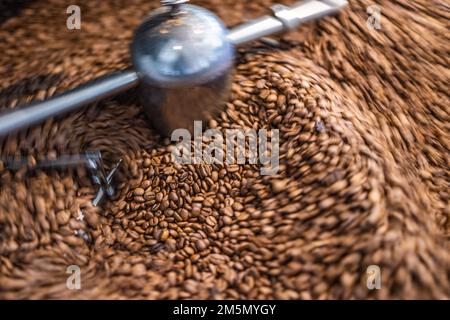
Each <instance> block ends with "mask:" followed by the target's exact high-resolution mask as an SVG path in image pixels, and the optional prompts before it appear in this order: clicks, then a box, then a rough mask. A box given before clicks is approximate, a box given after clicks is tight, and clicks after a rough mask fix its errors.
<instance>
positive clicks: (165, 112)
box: [131, 4, 235, 134]
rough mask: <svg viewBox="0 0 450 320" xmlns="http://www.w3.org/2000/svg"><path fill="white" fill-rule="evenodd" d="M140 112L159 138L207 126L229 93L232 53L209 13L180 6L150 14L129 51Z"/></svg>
mask: <svg viewBox="0 0 450 320" xmlns="http://www.w3.org/2000/svg"><path fill="white" fill-rule="evenodd" d="M131 49H132V50H131V51H132V59H133V64H134V67H135V69H136V71H137V73H138V75H139V78H140V80H141V97H142V102H143V105H144V110H145V111H146V112H147V114H148V115H149V117H150V120H152V122H153V124H154V125H155V126H156V127H157V129H158V130H159V131H160V132H163V133H165V134H170V133H171V132H172V131H173V130H174V129H178V128H186V129H188V130H190V131H192V128H193V124H194V120H203V121H206V120H208V119H209V118H210V117H211V116H212V114H214V113H217V112H218V110H220V109H221V106H222V104H223V100H224V99H225V98H226V95H227V93H228V91H229V84H230V79H231V73H232V69H233V64H234V54H235V51H234V47H233V45H232V44H231V43H230V42H229V41H228V40H227V29H226V28H225V26H224V25H223V23H222V22H221V21H220V20H219V18H217V17H216V16H215V15H214V14H213V13H211V12H210V11H208V10H206V9H204V8H201V7H198V6H194V5H187V4H181V5H177V6H173V7H162V8H160V9H158V10H156V11H154V12H153V13H152V14H151V15H150V16H149V17H148V18H147V19H146V20H145V21H144V22H143V23H142V25H141V26H139V27H138V29H137V30H136V33H135V37H134V40H133V43H132V47H131Z"/></svg>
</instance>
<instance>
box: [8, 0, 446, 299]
mask: <svg viewBox="0 0 450 320" xmlns="http://www.w3.org/2000/svg"><path fill="white" fill-rule="evenodd" d="M288 2H289V1H287V2H286V3H288ZM194 3H195V4H200V5H204V6H206V7H207V8H209V9H211V10H214V11H215V12H217V13H218V14H219V15H220V16H221V17H222V18H223V19H224V20H225V22H226V23H227V24H228V25H235V24H236V23H238V22H242V21H245V20H246V19H249V18H252V17H256V16H258V15H261V14H264V8H268V7H270V5H271V4H272V1H269V0H264V1H258V2H249V1H245V0H229V1H215V0H204V1H194ZM372 4H373V3H372V1H369V0H355V1H351V5H350V7H349V8H348V9H347V10H346V11H345V12H343V13H342V14H341V15H339V16H338V17H331V18H327V19H325V20H322V21H320V22H317V23H311V24H307V25H305V26H304V27H302V28H301V29H300V31H298V32H295V33H293V34H291V35H289V36H286V37H285V38H284V39H271V40H264V41H263V42H258V43H253V44H250V45H248V46H246V47H243V48H241V49H240V50H239V55H238V58H237V61H236V74H235V77H234V82H233V84H232V93H231V97H230V99H229V100H228V102H227V103H226V108H225V111H224V112H222V113H221V114H220V115H218V116H217V117H216V118H215V119H211V121H210V122H209V123H208V124H207V125H208V127H209V128H216V129H219V130H221V131H222V132H223V131H224V130H226V129H254V130H259V129H265V130H268V131H270V130H274V129H278V130H279V136H280V144H279V146H280V165H279V170H278V172H277V173H276V174H274V175H261V172H260V169H261V165H260V164H241V165H238V164H212V165H208V164H179V163H176V162H174V161H173V158H172V156H171V154H172V151H173V149H174V144H173V143H172V142H171V141H170V140H169V139H168V138H163V137H160V136H158V135H157V133H156V132H155V131H154V130H153V129H151V127H150V126H149V123H148V121H147V119H146V118H145V116H144V114H143V112H142V111H141V109H140V107H139V103H138V101H136V97H135V96H136V95H135V93H134V92H133V91H131V92H129V93H126V94H123V95H120V96H118V97H117V98H114V99H110V100H108V101H104V102H101V103H98V104H96V105H91V106H89V107H88V108H86V109H84V110H82V111H79V112H77V113H74V114H70V115H67V116H65V117H63V118H59V119H53V120H48V121H46V122H45V123H44V124H43V125H41V126H38V127H36V128H32V129H29V130H27V131H26V132H21V133H18V134H15V135H12V136H10V137H8V138H6V139H4V140H2V141H1V145H0V147H1V148H0V155H1V158H3V157H6V156H11V155H23V156H28V157H29V159H30V161H35V160H36V159H39V158H40V157H43V156H47V157H57V156H58V155H60V154H68V153H77V152H83V151H85V150H100V151H102V154H103V157H104V159H105V161H106V164H107V166H108V167H110V166H112V165H114V163H115V162H116V161H117V160H118V159H123V165H122V166H121V168H120V172H119V174H118V177H117V193H118V194H117V196H116V197H115V198H114V199H111V200H107V201H105V202H104V203H102V205H101V206H99V207H95V206H93V205H92V199H93V197H94V195H95V190H94V188H93V187H92V185H91V183H90V181H89V176H88V175H87V174H86V173H85V172H83V170H75V171H68V170H66V171H65V170H62V171H37V172H27V171H26V170H25V169H23V170H19V171H18V172H11V171H8V170H6V169H5V168H4V164H3V163H1V162H0V298H4V299H12V298H32V299H33V298H56V299H58V298H83V299H99V298H111V299H114V298H146V299H178V298H181V299H336V298H338V299H340V298H378V299H380V298H449V297H450V283H449V274H450V254H449V250H448V249H449V247H448V245H449V242H448V240H449V238H448V236H449V230H450V223H449V221H448V218H449V214H450V206H449V200H450V194H449V190H450V188H449V187H450V175H449V170H448V168H449V164H450V163H449V161H448V159H449V157H448V154H449V145H448V141H449V140H450V134H449V131H448V130H446V128H447V129H448V123H449V118H450V113H449V109H448V107H447V104H448V98H449V96H448V92H447V91H448V90H447V85H448V80H449V79H448V76H447V73H448V72H446V71H447V70H446V65H447V64H448V61H447V60H448V59H447V58H446V57H447V56H448V52H447V50H448V48H447V47H448V43H447V42H448V40H447V38H446V37H447V36H446V31H447V28H446V25H447V19H446V18H445V17H446V16H448V14H447V12H446V8H445V6H444V5H443V4H441V5H439V4H436V5H434V6H432V7H430V6H428V5H427V1H425V0H420V1H415V2H414V3H411V2H410V1H406V0H396V1H378V5H379V6H380V7H381V8H382V12H383V17H385V19H383V20H382V25H381V29H380V30H370V29H368V28H367V24H366V20H367V13H366V8H367V7H368V6H369V5H372ZM67 5H68V4H67V3H66V1H64V0H42V1H36V2H31V3H29V4H27V5H26V6H24V7H21V8H18V9H17V10H14V15H13V16H10V17H6V18H5V19H4V22H1V21H2V20H0V22H1V23H2V26H1V29H0V39H1V40H2V41H0V51H1V52H2V55H0V78H1V79H2V82H1V84H0V106H1V107H2V108H3V109H4V108H13V107H16V106H19V105H21V104H23V103H25V102H28V101H30V100H32V99H44V98H46V97H48V96H51V95H53V94H55V92H61V91H64V90H66V89H68V88H72V87H74V86H76V85H78V84H80V83H82V82H84V81H86V80H89V79H92V78H94V77H96V76H99V75H102V74H105V73H108V72H110V71H113V70H118V69H122V68H125V67H127V66H128V65H129V63H130V62H129V53H128V44H129V41H130V39H131V36H132V30H133V29H134V28H135V27H136V26H137V25H138V24H139V23H140V21H141V20H142V18H143V17H144V15H145V13H146V12H147V11H148V10H150V9H152V8H155V7H157V6H158V1H153V2H152V1H147V0H142V1H141V0H139V1H138V0H136V1H126V0H122V1H112V0H111V1H110V0H105V1H100V2H97V1H96V2H94V1H82V2H80V4H79V5H80V6H81V8H82V13H83V15H82V19H83V20H82V28H81V30H79V31H76V30H71V31H69V30H66V29H65V19H66V16H61V12H65V7H66V6H67ZM0 9H1V5H0ZM143 9H145V10H143ZM0 11H1V10H0ZM3 40H4V41H3ZM205 125H206V124H205ZM73 265H75V266H78V267H79V268H80V270H81V288H80V289H79V290H73V289H71V288H68V286H67V278H68V277H69V274H68V273H67V272H66V271H67V268H68V267H69V266H73ZM374 266H375V270H377V268H379V269H378V270H379V271H380V275H381V278H380V279H381V283H380V286H381V287H380V289H378V290H373V288H374V287H373V285H375V286H376V285H377V284H376V282H377V274H372V273H371V272H368V271H370V270H373V268H374Z"/></svg>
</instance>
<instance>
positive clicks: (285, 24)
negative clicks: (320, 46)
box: [227, 0, 348, 46]
mask: <svg viewBox="0 0 450 320" xmlns="http://www.w3.org/2000/svg"><path fill="white" fill-rule="evenodd" d="M347 3H348V2H347V0H306V1H301V2H298V3H296V4H294V5H293V6H283V5H275V6H273V7H272V11H273V13H274V14H273V16H265V17H262V18H259V19H256V20H253V21H250V22H247V23H244V24H242V25H240V26H237V27H235V28H233V29H232V30H230V32H229V33H228V36H227V38H228V39H229V40H230V41H231V42H232V43H233V44H234V45H236V46H237V45H241V44H244V43H246V42H250V41H253V40H256V39H259V38H261V37H265V36H269V35H272V34H276V33H281V32H283V31H288V30H292V29H295V28H297V27H298V26H299V25H300V24H302V23H305V22H307V21H311V20H314V19H318V18H321V17H324V16H327V15H330V14H333V13H336V12H338V11H339V10H340V9H342V8H343V7H345V6H346V5H347Z"/></svg>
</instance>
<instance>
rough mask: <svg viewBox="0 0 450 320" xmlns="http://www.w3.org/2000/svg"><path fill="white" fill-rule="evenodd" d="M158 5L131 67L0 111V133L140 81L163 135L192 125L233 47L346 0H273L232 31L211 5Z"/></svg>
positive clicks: (224, 86) (212, 110)
mask: <svg viewBox="0 0 450 320" xmlns="http://www.w3.org/2000/svg"><path fill="white" fill-rule="evenodd" d="M161 2H162V4H163V6H162V7H161V8H159V9H157V10H155V11H153V12H152V13H150V15H149V16H148V17H147V19H146V20H145V21H144V22H143V23H142V24H141V25H140V26H139V27H138V28H137V30H136V32H135V34H134V39H133V42H132V44H131V56H132V61H133V66H134V70H125V71H121V72H118V73H115V74H111V75H107V76H104V77H101V78H98V79H96V80H93V81H91V82H88V83H86V84H84V85H82V86H80V87H78V88H75V89H73V90H70V91H67V92H65V93H62V94H59V95H56V96H55V97H53V98H51V99H48V100H45V101H42V102H35V103H32V104H30V105H29V106H26V107H21V108H18V109H14V110H12V111H9V112H6V113H4V114H3V115H1V116H0V136H3V135H6V134H9V133H12V132H14V131H16V130H19V129H24V128H27V127H29V126H31V125H33V124H37V123H40V122H42V121H44V120H45V119H47V118H49V117H52V116H57V115H60V114H63V113H66V112H69V111H74V110H76V109H79V108H80V107H82V106H84V105H86V104H89V103H92V102H96V101H99V100H101V99H104V98H107V97H111V96H113V95H116V94H118V93H120V92H123V91H125V90H128V89H131V88H133V87H137V86H138V87H139V89H138V90H139V95H140V98H141V103H142V105H143V108H144V111H145V112H146V114H147V115H148V117H149V119H150V121H151V122H152V124H153V126H154V127H155V128H156V129H157V130H158V131H159V132H160V133H161V134H163V135H170V134H171V132H172V131H173V130H175V129H178V128H185V129H188V130H190V131H191V132H192V130H193V125H194V121H195V120H200V121H207V120H208V119H210V117H211V116H213V115H214V114H216V113H218V111H220V110H221V109H222V108H223V106H224V103H223V102H224V101H225V100H226V98H227V95H228V93H229V91H230V83H231V79H232V70H233V65H234V57H235V46H238V45H241V44H243V43H246V42H249V41H252V40H256V39H258V38H261V37H264V36H268V35H272V34H276V33H281V32H283V31H287V30H291V29H294V28H296V27H298V26H299V25H300V24H301V23H304V22H306V21H310V20H313V19H318V18H320V17H323V16H326V15H329V14H333V13H336V12H337V11H339V10H340V9H342V8H343V7H345V6H346V5H347V1H346V0H307V1H301V2H298V3H296V4H295V5H293V6H290V7H287V6H283V5H275V6H273V7H272V10H273V16H265V17H262V18H259V19H256V20H253V21H250V22H247V23H245V24H243V25H240V26H238V27H236V28H233V29H231V30H227V29H226V27H225V26H224V24H223V23H222V21H221V20H220V19H219V18H218V17H217V16H215V15H214V14H213V13H212V12H210V11H208V10H206V9H204V8H202V7H199V6H195V5H189V4H185V2H187V0H162V1H161Z"/></svg>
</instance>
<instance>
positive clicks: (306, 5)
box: [0, 0, 347, 137]
mask: <svg viewBox="0 0 450 320" xmlns="http://www.w3.org/2000/svg"><path fill="white" fill-rule="evenodd" d="M346 5H347V1H346V0H306V1H302V2H299V3H297V4H295V5H293V6H291V7H288V6H282V5H276V6H274V7H272V10H273V11H274V15H273V16H266V17H262V18H260V19H257V20H254V21H250V22H248V23H245V24H243V25H240V26H238V27H236V28H233V29H232V30H230V32H229V33H228V35H227V38H228V39H229V40H230V42H231V43H233V44H234V45H236V46H237V45H241V44H243V43H246V42H249V41H252V40H256V39H258V38H261V37H264V36H268V35H271V34H276V33H281V32H283V31H288V30H291V29H293V28H296V27H298V26H299V25H300V24H301V23H304V22H306V21H310V20H313V19H317V18H320V17H323V16H326V15H329V14H333V13H335V12H337V11H339V10H340V9H342V8H343V7H344V6H346ZM138 83H139V77H138V74H137V73H136V72H135V71H133V70H125V71H121V72H118V73H114V74H112V75H107V76H104V77H100V78H98V79H96V80H93V81H91V82H88V83H86V84H84V85H82V86H80V87H78V88H75V89H73V90H70V91H67V92H65V93H62V94H59V95H56V96H55V97H53V98H50V99H48V100H45V101H42V102H35V103H32V104H31V105H29V106H26V107H20V108H16V109H14V110H11V111H7V112H5V113H4V114H2V115H0V137H2V136H5V135H7V134H9V133H12V132H14V131H17V130H19V129H25V128H27V127H30V126H32V125H34V124H38V123H40V122H42V121H44V120H45V119H47V118H50V117H54V116H58V115H61V114H64V113H67V112H70V111H74V110H77V109H79V108H81V107H82V106H85V105H86V104H89V103H93V102H96V101H99V100H102V99H105V98H108V97H111V96H114V95H116V94H118V93H120V92H123V91H126V90H128V89H131V88H133V87H135V86H137V85H138Z"/></svg>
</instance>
